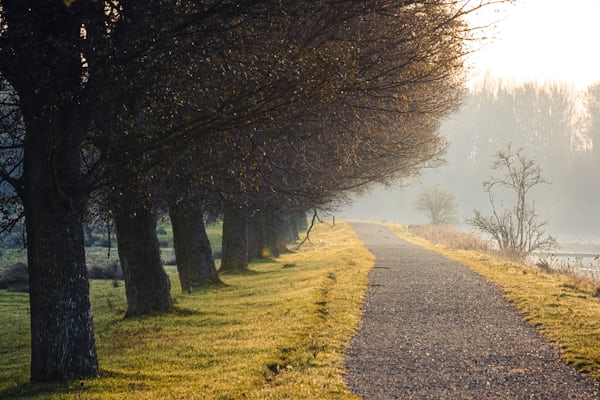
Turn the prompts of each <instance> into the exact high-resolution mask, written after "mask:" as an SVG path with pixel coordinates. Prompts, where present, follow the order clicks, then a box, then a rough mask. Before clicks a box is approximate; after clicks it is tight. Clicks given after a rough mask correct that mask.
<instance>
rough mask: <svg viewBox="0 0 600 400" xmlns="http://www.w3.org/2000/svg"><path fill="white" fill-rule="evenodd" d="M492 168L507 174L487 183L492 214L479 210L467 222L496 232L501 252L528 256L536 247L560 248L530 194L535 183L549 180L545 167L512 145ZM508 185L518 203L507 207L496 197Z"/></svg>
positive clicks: (485, 187)
mask: <svg viewBox="0 0 600 400" xmlns="http://www.w3.org/2000/svg"><path fill="white" fill-rule="evenodd" d="M492 169H493V170H495V171H500V172H502V173H503V174H504V175H503V176H501V177H492V178H491V179H490V180H489V181H486V182H484V183H483V187H484V190H485V192H486V193H488V196H489V201H490V205H491V206H492V215H490V216H484V215H483V214H482V213H481V212H480V211H479V210H475V216H474V217H473V218H470V219H468V220H467V222H468V223H469V224H471V225H473V226H474V227H476V228H477V229H479V230H481V231H483V232H486V233H489V234H490V235H492V237H493V238H494V240H495V241H496V243H497V244H498V247H499V249H500V250H501V251H505V252H509V253H511V254H512V255H516V256H519V257H524V256H526V255H528V254H530V253H531V252H532V251H534V250H538V249H544V250H550V249H553V248H556V247H558V243H557V241H556V239H555V238H554V237H552V236H550V235H549V234H547V233H546V231H545V227H546V225H547V221H545V220H540V219H539V215H538V214H537V212H536V210H535V205H534V204H533V203H529V202H528V198H527V195H528V193H529V191H530V190H531V189H533V188H534V187H535V186H537V185H540V184H544V183H547V182H546V180H545V179H544V178H543V176H542V170H541V168H540V167H539V166H538V165H537V164H536V163H535V161H534V160H532V159H530V158H528V157H527V156H526V155H525V154H524V151H523V149H522V148H521V149H518V150H517V151H516V152H513V150H512V148H511V146H510V145H508V147H507V148H506V149H505V150H502V151H499V152H498V153H497V154H496V159H495V161H494V163H493V164H492ZM501 188H505V189H507V190H508V191H509V195H512V196H514V203H515V204H514V206H513V207H512V208H508V209H507V208H505V207H504V206H503V205H502V202H500V204H498V200H497V198H496V195H497V191H498V189H501Z"/></svg>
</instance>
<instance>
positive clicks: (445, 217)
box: [415, 186, 458, 225]
mask: <svg viewBox="0 0 600 400" xmlns="http://www.w3.org/2000/svg"><path fill="white" fill-rule="evenodd" d="M415 207H416V209H417V211H419V212H421V213H423V214H425V215H426V216H427V218H428V219H429V223H430V224H432V225H452V224H456V223H457V222H458V206H457V204H456V198H455V197H454V195H453V194H452V193H449V192H446V191H444V190H442V189H440V188H439V187H437V186H436V187H430V188H426V189H425V190H423V191H422V192H421V194H420V195H419V197H418V198H417V203H416V206H415Z"/></svg>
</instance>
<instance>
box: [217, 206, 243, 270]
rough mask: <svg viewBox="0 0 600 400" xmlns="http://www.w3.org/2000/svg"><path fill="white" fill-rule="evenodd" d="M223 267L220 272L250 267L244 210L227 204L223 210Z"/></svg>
mask: <svg viewBox="0 0 600 400" xmlns="http://www.w3.org/2000/svg"><path fill="white" fill-rule="evenodd" d="M221 251H222V254H221V268H220V269H219V272H241V271H245V270H247V269H248V237H247V225H246V219H245V215H244V213H243V210H242V209H240V208H237V207H235V206H233V205H231V204H225V206H224V210H223V238H222V249H221Z"/></svg>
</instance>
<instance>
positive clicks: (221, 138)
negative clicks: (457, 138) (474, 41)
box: [0, 0, 494, 381]
mask: <svg viewBox="0 0 600 400" xmlns="http://www.w3.org/2000/svg"><path fill="white" fill-rule="evenodd" d="M492 3H494V1H486V2H481V4H479V5H478V6H477V7H476V8H479V7H483V6H485V5H486V4H492ZM471 11H473V9H472V8H470V9H467V8H466V2H464V1H450V2H448V1H406V2H401V3H398V2H395V1H390V0H377V1H368V2H364V1H358V0H347V1H346V0H345V1H335V2H334V1H298V0H295V1H291V0H290V1H277V2H274V1H270V0H253V1H242V0H239V1H227V2H224V1H220V0H214V1H203V2H193V1H181V0H179V1H170V0H156V1H149V2H148V1H144V2H141V1H128V2H125V3H123V2H109V1H107V2H103V1H100V2H90V1H84V0H78V1H74V2H73V1H70V2H63V1H58V0H45V1H42V2H32V1H19V2H10V1H0V85H2V86H1V88H0V89H1V90H0V101H1V102H2V107H1V113H2V115H1V117H0V126H1V127H2V131H1V132H0V135H1V143H0V150H1V151H2V152H3V154H2V157H1V159H2V168H1V169H0V177H1V178H2V182H3V183H2V184H3V185H4V186H3V187H4V188H5V190H3V196H4V199H3V200H6V201H5V202H4V205H3V217H4V221H5V222H6V224H7V225H8V226H10V224H11V223H12V221H14V220H16V219H17V218H18V216H19V215H20V214H23V215H24V217H25V221H26V232H27V251H28V262H29V277H30V278H29V279H30V303H31V336H32V362H31V379H32V380H33V381H48V380H62V379H70V378H76V377H84V376H89V375H95V374H97V371H98V364H97V357H96V351H95V340H94V333H93V323H92V313H91V307H90V303H89V296H88V291H89V283H88V278H87V271H86V265H85V254H84V239H83V238H84V236H83V229H82V226H83V220H84V216H85V215H87V214H88V213H90V210H92V211H93V210H101V212H103V213H108V214H109V215H110V216H111V217H112V219H113V220H114V223H115V227H116V231H117V238H118V247H119V257H120V260H121V264H122V267H123V270H124V276H125V284H126V294H127V302H128V310H127V315H128V316H130V315H138V314H143V313H151V312H157V311H168V310H170V309H171V308H172V302H171V299H170V294H169V282H168V278H167V276H166V274H165V272H164V270H163V269H162V266H161V264H160V257H159V252H158V241H157V239H156V219H157V215H158V213H159V212H160V210H162V211H163V212H168V213H169V215H170V216H171V220H172V223H173V230H174V236H175V239H174V240H175V248H176V256H177V261H178V266H179V269H180V275H181V279H182V287H184V288H188V289H189V288H190V287H193V286H195V285H199V284H203V283H207V282H210V283H217V282H218V280H219V278H218V276H217V274H216V271H215V269H214V264H211V261H212V259H211V258H210V257H208V254H209V250H208V249H209V247H208V246H207V240H206V238H205V234H204V236H203V229H202V215H203V214H204V212H205V211H210V212H211V213H213V214H214V213H218V214H222V215H223V218H224V227H223V230H224V232H223V259H222V262H223V264H222V268H223V269H224V270H239V269H243V268H245V267H246V265H247V254H248V240H247V236H246V235H247V232H248V231H249V229H251V230H252V232H253V233H254V234H253V235H252V237H253V238H255V240H254V244H252V246H253V247H254V248H255V249H256V248H264V247H267V246H268V247H270V251H271V252H273V253H276V251H277V250H276V249H277V247H276V246H274V245H273V244H272V243H273V240H272V238H273V237H277V235H275V234H274V232H275V233H276V231H275V228H274V227H275V226H281V224H277V223H276V221H277V219H282V218H288V217H289V216H290V215H296V216H297V215H301V214H302V213H303V212H304V211H305V210H307V209H309V208H312V207H325V206H327V204H329V203H331V202H332V201H333V200H336V199H339V198H340V197H342V196H345V194H347V193H349V192H352V191H357V190H361V188H364V187H365V185H368V184H370V183H372V182H377V181H380V182H385V181H388V180H391V179H395V178H398V177H405V176H410V175H412V174H414V173H416V172H417V171H418V170H419V169H420V168H422V166H423V165H425V164H426V163H428V162H430V161H431V160H435V159H436V158H437V157H438V156H439V155H440V153H441V151H442V149H443V145H444V141H443V140H442V139H441V138H440V137H439V136H438V133H437V128H438V123H439V119H440V117H442V116H443V115H445V114H447V113H448V112H450V111H452V110H454V109H455V108H456V106H457V105H458V101H459V99H460V98H461V96H462V83H463V80H462V58H461V56H462V55H463V54H464V53H465V52H466V51H467V50H466V49H465V47H464V42H465V39H467V38H470V36H471V32H470V30H469V29H468V27H467V25H466V24H465V22H464V19H463V18H464V16H465V15H466V14H467V13H469V12H471ZM7 185H8V186H10V187H11V189H9V188H8V186H7ZM248 226H251V227H252V228H248ZM275 242H277V239H275Z"/></svg>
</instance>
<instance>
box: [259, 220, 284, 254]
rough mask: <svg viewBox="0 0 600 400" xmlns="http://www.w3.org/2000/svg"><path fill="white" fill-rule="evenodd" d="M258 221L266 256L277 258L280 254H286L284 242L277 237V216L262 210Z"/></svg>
mask: <svg viewBox="0 0 600 400" xmlns="http://www.w3.org/2000/svg"><path fill="white" fill-rule="evenodd" d="M260 221H261V225H262V229H263V234H264V238H265V247H266V249H267V252H266V253H267V255H268V256H270V257H279V256H280V255H281V253H282V252H286V251H287V248H286V247H285V242H284V241H283V240H282V239H281V237H280V235H279V216H278V215H277V214H276V213H275V212H273V211H270V210H262V211H261V213H260Z"/></svg>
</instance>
